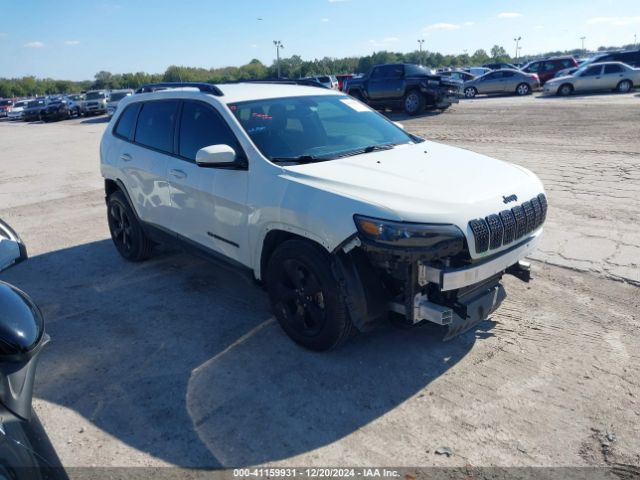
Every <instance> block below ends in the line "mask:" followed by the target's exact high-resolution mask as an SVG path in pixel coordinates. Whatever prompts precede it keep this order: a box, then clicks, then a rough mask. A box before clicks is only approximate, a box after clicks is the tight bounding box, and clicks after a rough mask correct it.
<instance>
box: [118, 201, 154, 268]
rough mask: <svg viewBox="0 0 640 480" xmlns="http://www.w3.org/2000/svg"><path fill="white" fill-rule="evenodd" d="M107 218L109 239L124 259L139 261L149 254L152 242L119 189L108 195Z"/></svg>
mask: <svg viewBox="0 0 640 480" xmlns="http://www.w3.org/2000/svg"><path fill="white" fill-rule="evenodd" d="M107 220H108V222H109V232H111V240H112V241H113V244H114V245H115V247H116V249H117V250H118V252H119V253H120V255H122V256H123V257H124V258H125V259H126V260H129V261H130V262H140V261H142V260H146V259H147V258H149V257H150V256H151V249H152V248H153V243H152V242H151V240H149V238H148V237H147V236H146V235H145V234H144V231H143V230H142V227H141V225H140V222H138V218H137V217H136V215H135V213H134V212H133V209H132V208H131V206H130V205H129V202H128V201H127V198H126V197H125V196H124V194H123V193H122V192H120V191H117V192H114V193H112V194H111V195H109V199H108V200H107Z"/></svg>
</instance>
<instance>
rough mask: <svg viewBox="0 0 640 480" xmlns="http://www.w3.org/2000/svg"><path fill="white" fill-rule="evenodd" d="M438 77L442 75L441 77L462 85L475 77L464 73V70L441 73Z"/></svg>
mask: <svg viewBox="0 0 640 480" xmlns="http://www.w3.org/2000/svg"><path fill="white" fill-rule="evenodd" d="M440 75H442V76H443V77H449V78H452V79H454V80H459V81H460V82H463V83H464V82H466V81H469V80H473V79H474V78H476V76H475V75H473V74H471V73H469V72H465V71H464V70H451V71H449V72H442V73H441V74H440Z"/></svg>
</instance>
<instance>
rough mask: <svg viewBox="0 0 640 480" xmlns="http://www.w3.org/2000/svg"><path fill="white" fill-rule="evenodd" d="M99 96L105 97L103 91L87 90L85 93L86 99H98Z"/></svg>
mask: <svg viewBox="0 0 640 480" xmlns="http://www.w3.org/2000/svg"><path fill="white" fill-rule="evenodd" d="M99 98H106V96H105V94H104V92H89V93H87V100H98V99H99Z"/></svg>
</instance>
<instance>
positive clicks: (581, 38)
mask: <svg viewBox="0 0 640 480" xmlns="http://www.w3.org/2000/svg"><path fill="white" fill-rule="evenodd" d="M586 38H587V37H580V40H582V53H584V41H585V39H586Z"/></svg>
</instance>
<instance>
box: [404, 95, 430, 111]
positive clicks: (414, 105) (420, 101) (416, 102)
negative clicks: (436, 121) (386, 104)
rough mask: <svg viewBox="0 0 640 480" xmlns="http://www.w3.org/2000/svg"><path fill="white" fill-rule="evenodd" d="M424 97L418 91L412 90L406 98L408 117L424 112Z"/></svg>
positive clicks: (405, 105) (405, 108) (405, 107)
mask: <svg viewBox="0 0 640 480" xmlns="http://www.w3.org/2000/svg"><path fill="white" fill-rule="evenodd" d="M424 104H425V99H424V95H423V94H422V93H420V92H419V91H417V90H411V91H410V92H407V94H406V95H405V96H404V101H403V105H404V113H406V114H407V115H411V116H413V115H417V114H419V113H420V112H422V111H423V110H424Z"/></svg>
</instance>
